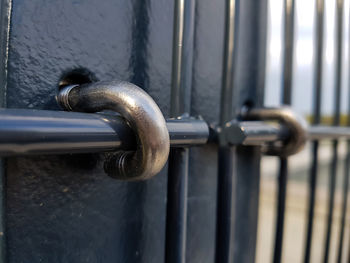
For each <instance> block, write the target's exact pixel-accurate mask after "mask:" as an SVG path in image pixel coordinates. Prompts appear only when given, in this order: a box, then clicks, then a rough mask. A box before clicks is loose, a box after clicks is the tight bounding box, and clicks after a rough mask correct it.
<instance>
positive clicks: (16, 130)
mask: <svg viewBox="0 0 350 263" xmlns="http://www.w3.org/2000/svg"><path fill="white" fill-rule="evenodd" d="M238 2H239V1H238V0H226V14H225V39H224V43H225V46H224V56H223V58H224V59H223V60H224V61H223V76H222V87H221V109H220V110H221V113H220V122H219V124H218V125H212V124H209V123H207V122H205V120H203V119H201V118H199V117H198V118H193V117H190V97H191V85H192V84H191V78H192V56H193V42H194V26H195V21H194V20H195V12H194V10H195V1H194V0H176V1H175V16H174V41H173V42H174V47H173V70H172V95H171V117H172V118H171V119H168V120H166V128H167V130H168V132H169V138H170V147H171V148H172V149H171V150H170V157H169V173H168V174H169V179H168V196H167V198H168V207H167V230H166V262H168V263H169V262H174V263H175V262H185V261H186V225H187V221H186V218H187V180H188V176H189V174H188V169H189V168H188V162H189V151H188V148H189V147H193V146H202V145H205V144H207V143H212V144H217V145H218V146H219V149H218V196H217V228H216V254H215V260H216V262H218V263H219V262H220V263H226V262H232V259H233V258H234V256H233V253H234V251H233V242H239V239H238V241H237V240H236V239H234V238H233V236H234V231H235V229H234V224H235V219H237V216H238V215H237V214H236V213H235V212H236V210H237V209H235V205H236V203H235V202H236V200H235V197H234V195H235V193H234V189H235V187H236V186H235V184H236V183H237V182H236V179H237V178H236V177H237V171H235V170H234V169H235V168H234V167H233V166H234V162H233V160H234V158H235V156H236V154H237V153H236V146H242V147H244V146H259V147H260V146H261V147H260V150H261V151H262V152H266V153H270V154H271V153H272V154H274V155H276V156H278V157H279V158H280V169H279V174H278V180H279V182H278V197H277V199H278V202H277V220H276V233H275V243H274V257H273V262H281V259H282V251H283V232H284V231H283V229H284V222H285V220H284V217H285V206H286V205H285V202H286V189H287V183H288V158H287V157H288V156H289V155H291V154H294V153H296V152H297V151H299V150H300V149H301V147H302V146H303V145H304V143H305V140H310V141H312V163H311V169H310V178H309V200H308V222H307V231H306V243H305V251H304V253H305V254H304V262H310V255H311V254H310V251H311V245H312V233H313V220H314V208H315V194H316V185H317V173H318V148H319V141H320V140H332V141H333V158H332V163H331V166H330V175H329V203H328V221H327V230H326V238H325V244H324V262H328V259H329V251H330V242H331V236H332V224H333V212H334V196H335V183H336V179H337V173H338V171H337V163H338V155H337V148H338V140H339V139H346V140H348V152H347V157H346V165H345V171H344V179H345V180H344V187H343V200H342V215H341V228H340V235H339V236H340V239H339V246H338V257H337V260H338V262H341V260H342V251H343V240H344V231H345V227H344V226H345V215H346V210H347V196H348V184H349V171H350V127H340V126H339V125H340V98H341V71H342V68H341V64H342V61H341V60H342V52H341V51H342V39H343V35H342V31H343V28H342V20H343V12H344V11H343V6H344V3H343V0H338V1H337V25H336V27H337V36H336V42H337V55H336V78H335V79H336V83H335V108H334V123H333V126H322V125H320V119H321V114H320V112H321V96H322V89H321V88H322V57H323V52H322V50H323V30H324V22H323V21H324V0H316V9H317V17H316V26H317V30H316V40H317V41H316V43H317V45H316V60H315V74H314V103H313V115H314V118H313V122H312V126H310V127H304V126H303V125H302V123H301V122H300V121H299V120H298V118H297V117H296V116H295V115H294V113H292V112H291V111H290V109H288V111H285V109H282V108H281V109H273V114H272V115H268V116H267V115H266V114H263V113H266V111H269V110H271V109H266V108H261V109H259V108H254V107H248V108H247V109H245V111H244V112H241V113H240V114H239V115H236V114H234V106H235V105H233V96H234V88H235V87H234V83H235V82H234V80H235V79H234V77H235V75H234V72H235V65H236V64H235V63H236V57H235V56H236V52H235V51H236V48H237V47H236V41H237V39H236V38H237V34H238V33H237V30H238V25H237V22H238V21H239V20H238V18H237V17H238V15H239V14H238V5H237V3H238ZM294 10H295V1H294V0H285V11H284V12H285V16H284V18H285V21H284V60H283V86H282V89H283V93H282V94H283V96H282V101H281V104H284V105H290V104H291V103H292V96H291V94H292V68H293V48H294V47H293V43H294V40H293V39H294V36H293V35H294V17H295V11H294ZM96 85H98V84H96ZM87 86H88V85H87ZM66 95H67V96H68V94H66ZM68 99H69V98H67V101H68ZM97 100H98V98H97ZM131 104H132V103H131ZM349 105H350V102H349ZM63 106H64V105H63ZM260 115H261V116H260ZM348 115H349V117H348V125H349V126H350V106H349V112H348ZM259 116H260V117H259ZM286 116H287V117H286ZM124 117H125V116H123V117H122V116H119V115H116V114H114V113H110V112H109V113H77V112H63V111H35V110H19V109H1V110H0V156H18V155H32V154H65V153H85V152H115V151H122V152H130V151H136V150H137V149H138V148H139V147H140V141H139V134H138V130H137V129H135V127H133V126H132V125H130V120H126V119H125V118H124ZM149 137H152V136H149ZM155 139H157V138H155ZM287 150H288V151H287Z"/></svg>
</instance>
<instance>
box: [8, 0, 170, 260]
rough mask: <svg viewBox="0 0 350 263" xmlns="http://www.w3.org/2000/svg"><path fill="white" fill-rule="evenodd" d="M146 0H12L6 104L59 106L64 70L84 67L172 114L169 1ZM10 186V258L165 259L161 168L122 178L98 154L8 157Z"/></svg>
mask: <svg viewBox="0 0 350 263" xmlns="http://www.w3.org/2000/svg"><path fill="white" fill-rule="evenodd" d="M140 2H141V1H136V0H135V1H126V0H120V1H112V0H108V1H103V2H101V1H98V0H88V1H79V0H63V1H44V0H35V1H16V2H15V3H14V5H13V18H12V25H13V26H12V31H11V36H10V54H9V56H10V63H9V85H8V100H7V102H8V106H9V107H11V108H35V109H58V106H57V104H56V102H55V99H54V97H55V95H56V93H57V84H58V82H59V79H60V77H61V75H62V74H63V73H65V72H67V71H69V70H71V69H73V68H79V67H81V68H86V69H88V70H90V71H91V72H93V73H94V74H95V75H96V77H97V79H100V80H111V79H114V78H117V79H123V80H132V81H134V82H137V84H139V85H141V86H142V87H143V88H144V89H146V90H147V91H148V92H149V93H150V95H151V96H152V97H153V98H154V99H155V101H156V102H157V104H158V105H159V106H160V108H161V110H162V111H163V113H166V112H168V110H169V109H168V105H169V99H168V98H169V94H170V73H171V36H172V21H173V9H172V8H173V7H172V5H169V4H168V2H167V1H145V4H143V5H141V4H140ZM144 9H147V10H148V13H146V14H145V16H146V17H143V16H140V13H143V12H144V11H145V10H144ZM144 22H146V23H148V29H147V31H146V32H144V26H145V25H144ZM145 34H146V35H145ZM144 63H146V64H144ZM165 115H166V114H165ZM163 171H166V169H164V170H163ZM7 186H8V187H7V211H6V213H7V230H8V262H163V258H164V243H165V237H164V235H165V211H166V209H165V204H166V174H165V172H161V173H160V174H159V175H157V176H156V177H155V178H154V179H152V180H150V181H147V182H142V183H126V182H120V181H116V180H112V179H110V178H108V177H107V176H106V175H104V172H103V168H102V160H101V159H100V158H99V156H98V155H71V156H69V155H67V156H57V157H54V156H52V157H34V158H11V159H9V161H8V168H7Z"/></svg>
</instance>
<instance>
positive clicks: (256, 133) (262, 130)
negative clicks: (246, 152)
mask: <svg viewBox="0 0 350 263" xmlns="http://www.w3.org/2000/svg"><path fill="white" fill-rule="evenodd" d="M227 136H229V137H228V141H229V142H230V143H232V144H236V145H238V144H242V145H252V146H253V145H261V144H264V143H269V142H276V141H283V140H285V139H287V138H288V130H287V129H286V128H285V127H283V126H280V125H278V124H271V123H265V122H261V121H246V122H238V123H237V124H236V125H235V126H232V127H230V132H228V135H227ZM307 138H308V140H310V141H318V140H334V139H350V127H341V126H337V127H334V126H322V125H315V126H309V127H308V129H307Z"/></svg>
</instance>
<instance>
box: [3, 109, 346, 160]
mask: <svg viewBox="0 0 350 263" xmlns="http://www.w3.org/2000/svg"><path fill="white" fill-rule="evenodd" d="M167 128H168V131H169V136H170V144H171V147H186V146H193V145H203V144H206V143H207V141H208V140H209V128H208V125H207V123H206V122H205V121H204V120H201V119H195V118H182V119H168V120H167ZM216 132H217V131H215V133H216ZM219 132H220V131H219ZM221 132H222V131H221ZM211 134H213V133H211ZM307 135H308V139H309V140H325V139H327V140H332V139H350V128H348V127H329V126H310V127H309V128H308V130H307ZM225 136H226V140H227V141H228V142H229V143H230V144H232V145H262V144H267V143H272V142H277V141H283V140H285V139H287V138H288V136H289V131H288V129H287V128H286V127H284V126H282V125H279V124H278V123H273V122H271V123H270V122H263V121H243V122H236V123H233V124H232V125H231V126H230V127H227V128H226V129H225ZM210 137H211V138H210V140H209V141H213V140H215V138H214V137H215V136H212V135H211V136H210ZM213 138H214V139H213ZM133 149H136V138H135V135H134V132H133V131H132V129H131V128H130V127H129V125H128V124H127V122H126V121H125V120H124V119H123V118H121V117H120V116H118V115H115V114H108V113H104V114H99V113H93V114H92V113H77V112H63V111H46V110H27V109H26V110H19V109H0V156H14V155H33V154H64V153H87V152H108V151H116V150H133Z"/></svg>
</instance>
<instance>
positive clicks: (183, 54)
mask: <svg viewBox="0 0 350 263" xmlns="http://www.w3.org/2000/svg"><path fill="white" fill-rule="evenodd" d="M194 17H195V0H176V1H175V8H174V33H173V34H174V36H173V65H172V87H171V108H170V111H171V113H170V115H171V117H179V116H181V115H184V114H189V113H190V103H191V101H190V100H191V86H192V59H193V41H194ZM188 162H189V149H187V148H177V149H171V151H170V156H169V170H168V196H167V222H166V249H165V259H166V262H167V263H184V262H185V261H186V225H187V185H188Z"/></svg>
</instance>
